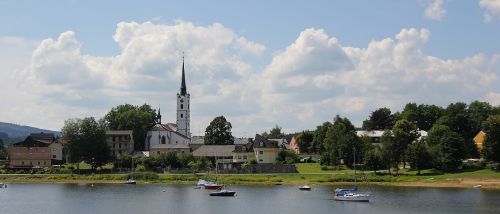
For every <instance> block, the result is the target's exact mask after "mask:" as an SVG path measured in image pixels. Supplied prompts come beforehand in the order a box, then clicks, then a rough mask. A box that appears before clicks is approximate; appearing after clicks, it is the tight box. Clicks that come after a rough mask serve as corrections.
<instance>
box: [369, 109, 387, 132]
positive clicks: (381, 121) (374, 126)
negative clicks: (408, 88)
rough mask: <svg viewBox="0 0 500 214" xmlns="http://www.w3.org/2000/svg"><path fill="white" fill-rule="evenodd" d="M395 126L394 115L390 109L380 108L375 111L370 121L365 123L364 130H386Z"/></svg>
mask: <svg viewBox="0 0 500 214" xmlns="http://www.w3.org/2000/svg"><path fill="white" fill-rule="evenodd" d="M393 125H394V115H392V114H391V110H390V109H388V108H379V109H377V110H375V111H373V112H372V113H371V115H370V118H369V119H368V120H365V121H363V129H368V130H385V129H391V128H392V126H393Z"/></svg>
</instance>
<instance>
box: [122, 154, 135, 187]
mask: <svg viewBox="0 0 500 214" xmlns="http://www.w3.org/2000/svg"><path fill="white" fill-rule="evenodd" d="M131 174H132V177H131V178H129V179H128V180H127V181H125V184H136V181H135V180H134V156H132V173H131Z"/></svg>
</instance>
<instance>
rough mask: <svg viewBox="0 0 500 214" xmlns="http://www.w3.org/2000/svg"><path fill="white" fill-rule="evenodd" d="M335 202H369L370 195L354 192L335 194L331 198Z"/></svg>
mask: <svg viewBox="0 0 500 214" xmlns="http://www.w3.org/2000/svg"><path fill="white" fill-rule="evenodd" d="M333 198H334V199H335V200H336V201H356V202H369V201H370V194H367V193H356V192H344V191H340V192H337V191H336V192H335V196H334V197H333Z"/></svg>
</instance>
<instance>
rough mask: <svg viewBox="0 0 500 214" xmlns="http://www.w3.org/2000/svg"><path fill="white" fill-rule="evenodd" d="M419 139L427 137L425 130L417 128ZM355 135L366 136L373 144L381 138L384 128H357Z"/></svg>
mask: <svg viewBox="0 0 500 214" xmlns="http://www.w3.org/2000/svg"><path fill="white" fill-rule="evenodd" d="M418 133H419V135H420V136H419V138H418V139H419V140H420V139H421V138H423V137H427V132H426V131H424V130H419V131H418ZM356 135H357V136H358V137H361V138H363V137H367V138H369V139H370V140H371V143H373V144H378V143H380V139H381V138H382V135H384V130H358V131H356Z"/></svg>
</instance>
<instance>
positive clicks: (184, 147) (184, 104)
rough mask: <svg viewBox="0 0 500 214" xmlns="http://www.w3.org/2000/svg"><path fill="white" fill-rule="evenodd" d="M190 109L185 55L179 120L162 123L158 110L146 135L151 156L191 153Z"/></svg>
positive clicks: (179, 101)
mask: <svg viewBox="0 0 500 214" xmlns="http://www.w3.org/2000/svg"><path fill="white" fill-rule="evenodd" d="M189 122H190V110H189V93H187V88H186V74H185V71H184V57H183V59H182V82H181V88H180V92H179V93H177V121H176V123H175V124H174V123H167V124H162V123H161V114H160V110H158V118H157V119H156V124H155V125H154V126H153V127H152V128H151V129H150V130H149V131H148V133H147V135H146V141H145V142H146V149H148V150H149V156H150V157H156V156H159V155H161V154H167V153H169V152H176V153H177V154H178V155H180V154H184V153H186V154H187V153H190V152H191V149H190V147H189V144H190V142H191V132H190V130H189Z"/></svg>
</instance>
